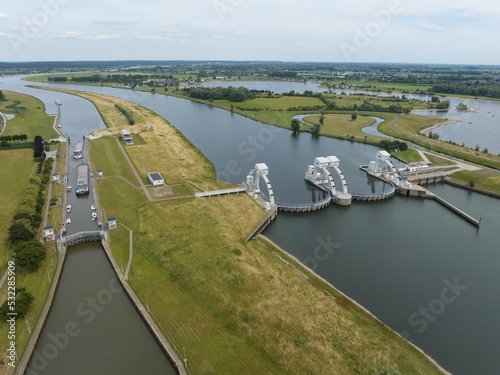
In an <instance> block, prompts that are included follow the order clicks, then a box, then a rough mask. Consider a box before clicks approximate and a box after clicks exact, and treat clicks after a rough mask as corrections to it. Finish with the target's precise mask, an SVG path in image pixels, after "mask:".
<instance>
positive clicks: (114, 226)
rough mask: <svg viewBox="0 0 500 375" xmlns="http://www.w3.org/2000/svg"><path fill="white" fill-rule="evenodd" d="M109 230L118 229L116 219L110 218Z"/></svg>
mask: <svg viewBox="0 0 500 375" xmlns="http://www.w3.org/2000/svg"><path fill="white" fill-rule="evenodd" d="M108 227H109V229H116V217H108Z"/></svg>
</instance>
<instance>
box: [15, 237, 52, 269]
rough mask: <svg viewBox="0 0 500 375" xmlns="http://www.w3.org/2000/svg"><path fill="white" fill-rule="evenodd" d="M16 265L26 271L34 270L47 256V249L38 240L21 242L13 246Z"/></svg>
mask: <svg viewBox="0 0 500 375" xmlns="http://www.w3.org/2000/svg"><path fill="white" fill-rule="evenodd" d="M15 252H16V255H15V258H16V265H17V266H19V267H22V268H26V269H27V270H28V271H36V270H37V269H38V268H39V267H40V264H41V263H42V262H43V261H44V260H45V258H46V257H47V251H46V250H45V246H43V245H42V244H41V243H40V242H38V241H27V242H22V243H20V244H19V245H18V246H16V248H15Z"/></svg>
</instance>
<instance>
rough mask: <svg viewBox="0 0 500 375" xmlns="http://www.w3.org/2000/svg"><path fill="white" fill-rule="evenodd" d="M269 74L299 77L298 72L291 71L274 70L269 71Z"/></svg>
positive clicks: (280, 76) (277, 76)
mask: <svg viewBox="0 0 500 375" xmlns="http://www.w3.org/2000/svg"><path fill="white" fill-rule="evenodd" d="M267 75H268V77H273V78H297V72H290V71H272V72H268V73H267Z"/></svg>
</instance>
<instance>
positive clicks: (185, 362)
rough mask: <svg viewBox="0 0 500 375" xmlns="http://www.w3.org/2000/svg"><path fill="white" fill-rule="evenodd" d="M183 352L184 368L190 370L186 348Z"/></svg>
mask: <svg viewBox="0 0 500 375" xmlns="http://www.w3.org/2000/svg"><path fill="white" fill-rule="evenodd" d="M182 350H183V351H184V367H185V368H188V364H187V358H186V348H182Z"/></svg>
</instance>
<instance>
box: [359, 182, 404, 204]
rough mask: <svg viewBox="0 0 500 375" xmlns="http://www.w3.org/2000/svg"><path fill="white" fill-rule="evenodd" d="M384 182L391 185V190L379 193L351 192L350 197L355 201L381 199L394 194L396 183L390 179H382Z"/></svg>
mask: <svg viewBox="0 0 500 375" xmlns="http://www.w3.org/2000/svg"><path fill="white" fill-rule="evenodd" d="M384 182H386V183H388V184H389V185H391V188H392V189H391V191H389V192H387V193H379V194H356V193H351V195H352V199H353V200H357V201H380V200H383V199H388V198H391V197H392V196H394V194H396V191H397V188H396V185H395V184H394V183H393V182H392V181H390V180H384Z"/></svg>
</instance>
